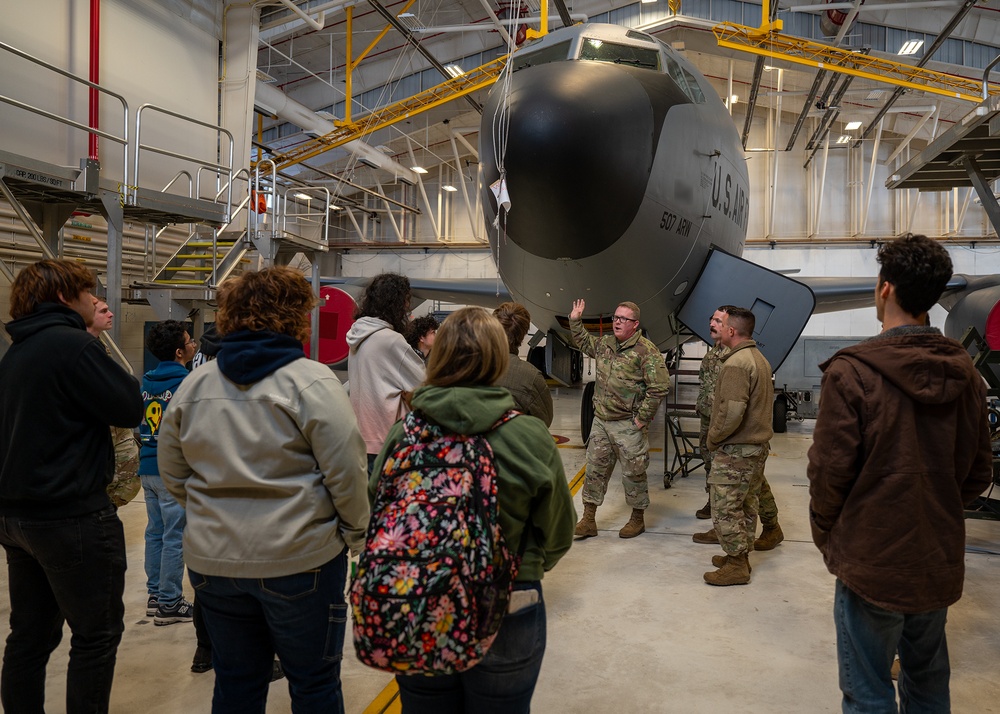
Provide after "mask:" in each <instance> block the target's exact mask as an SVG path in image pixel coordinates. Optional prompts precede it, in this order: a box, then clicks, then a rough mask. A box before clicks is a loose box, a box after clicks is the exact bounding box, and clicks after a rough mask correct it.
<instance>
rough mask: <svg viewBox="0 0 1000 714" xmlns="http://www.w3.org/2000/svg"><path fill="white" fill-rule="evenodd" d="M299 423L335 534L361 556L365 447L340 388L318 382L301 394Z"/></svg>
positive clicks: (365, 497)
mask: <svg viewBox="0 0 1000 714" xmlns="http://www.w3.org/2000/svg"><path fill="white" fill-rule="evenodd" d="M299 403H300V410H299V420H300V424H299V426H300V428H301V430H302V434H303V436H304V437H305V438H306V439H307V440H308V442H309V444H310V445H311V447H312V450H313V455H314V456H315V457H316V463H317V464H319V468H320V471H321V472H322V474H323V484H324V485H325V486H326V489H327V491H329V493H330V498H331V500H332V501H333V506H334V508H335V509H336V511H337V517H338V518H339V519H340V534H341V535H342V536H343V537H344V540H345V541H346V542H347V545H348V547H350V549H351V552H353V553H360V552H361V550H362V549H363V548H364V545H365V533H366V531H367V529H368V519H369V516H370V515H371V509H370V508H369V506H368V495H367V493H366V487H367V479H366V476H367V460H366V456H365V452H366V449H365V442H364V440H363V439H362V438H361V433H360V432H359V431H358V424H357V421H356V419H355V417H354V412H353V411H352V410H351V403H350V400H349V399H348V397H347V394H346V392H345V391H344V389H343V388H342V387H341V385H340V384H339V383H338V382H336V381H334V380H330V379H323V380H317V381H316V382H313V383H312V384H311V385H309V387H308V388H306V389H304V390H303V391H302V393H301V395H300V402H299Z"/></svg>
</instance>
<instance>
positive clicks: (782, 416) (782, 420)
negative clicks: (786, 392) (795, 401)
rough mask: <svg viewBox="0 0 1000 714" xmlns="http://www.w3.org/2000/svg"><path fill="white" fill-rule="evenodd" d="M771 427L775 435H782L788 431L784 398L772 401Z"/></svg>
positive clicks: (786, 408)
mask: <svg viewBox="0 0 1000 714" xmlns="http://www.w3.org/2000/svg"><path fill="white" fill-rule="evenodd" d="M771 426H772V427H773V428H774V433H775V434H784V433H785V432H786V431H788V400H786V399H785V398H784V397H781V396H779V397H777V398H776V399H775V400H774V410H773V411H772V413H771Z"/></svg>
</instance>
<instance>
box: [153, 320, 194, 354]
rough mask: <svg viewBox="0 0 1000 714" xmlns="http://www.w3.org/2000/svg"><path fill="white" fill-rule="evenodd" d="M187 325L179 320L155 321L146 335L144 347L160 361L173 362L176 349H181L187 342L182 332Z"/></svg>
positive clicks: (184, 331)
mask: <svg viewBox="0 0 1000 714" xmlns="http://www.w3.org/2000/svg"><path fill="white" fill-rule="evenodd" d="M187 331H188V326H187V325H185V324H184V323H183V322H180V321H179V320H164V321H163V322H157V323H156V324H155V325H153V326H152V327H151V328H149V333H148V334H147V335H146V349H147V350H149V351H150V352H152V353H153V356H154V357H156V359H158V360H160V361H161V362H173V361H174V358H175V357H176V356H177V350H183V349H184V347H185V345H186V344H187V340H186V339H184V334H185V333H186V332H187Z"/></svg>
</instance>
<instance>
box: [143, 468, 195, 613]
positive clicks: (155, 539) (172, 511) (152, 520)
mask: <svg viewBox="0 0 1000 714" xmlns="http://www.w3.org/2000/svg"><path fill="white" fill-rule="evenodd" d="M139 480H140V481H142V490H143V492H144V493H145V495H146V563H145V565H146V592H148V593H149V595H150V596H151V597H156V599H157V602H159V604H160V605H162V606H164V607H173V606H174V605H176V604H177V603H178V602H180V599H181V595H183V594H184V550H183V537H184V525H185V523H187V518H186V517H185V515H184V509H183V508H182V507H181V504H179V503H177V500H176V499H175V498H174V497H173V496H171V495H170V492H169V491H167V488H166V486H164V485H163V479H161V478H160V477H159V476H140V477H139Z"/></svg>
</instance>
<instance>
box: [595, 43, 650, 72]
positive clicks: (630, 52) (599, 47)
mask: <svg viewBox="0 0 1000 714" xmlns="http://www.w3.org/2000/svg"><path fill="white" fill-rule="evenodd" d="M580 59H582V60H591V61H594V62H613V63H615V64H627V65H630V66H632V67H645V68H646V69H659V68H660V53H659V52H657V51H656V50H654V49H651V48H647V47H633V46H632V45H619V44H616V43H614V42H605V41H604V40H598V39H595V38H591V37H587V38H584V40H583V45H582V46H581V47H580Z"/></svg>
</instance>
